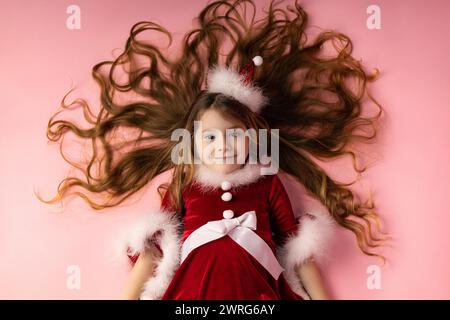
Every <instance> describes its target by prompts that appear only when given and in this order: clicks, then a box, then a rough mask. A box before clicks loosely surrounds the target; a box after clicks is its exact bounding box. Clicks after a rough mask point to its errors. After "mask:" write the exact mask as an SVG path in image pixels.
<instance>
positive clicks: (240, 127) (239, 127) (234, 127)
mask: <svg viewBox="0 0 450 320" xmlns="http://www.w3.org/2000/svg"><path fill="white" fill-rule="evenodd" d="M215 129H217V128H207V129H203V131H208V130H215ZM227 129H242V126H231V127H228V128H225V130H227Z"/></svg>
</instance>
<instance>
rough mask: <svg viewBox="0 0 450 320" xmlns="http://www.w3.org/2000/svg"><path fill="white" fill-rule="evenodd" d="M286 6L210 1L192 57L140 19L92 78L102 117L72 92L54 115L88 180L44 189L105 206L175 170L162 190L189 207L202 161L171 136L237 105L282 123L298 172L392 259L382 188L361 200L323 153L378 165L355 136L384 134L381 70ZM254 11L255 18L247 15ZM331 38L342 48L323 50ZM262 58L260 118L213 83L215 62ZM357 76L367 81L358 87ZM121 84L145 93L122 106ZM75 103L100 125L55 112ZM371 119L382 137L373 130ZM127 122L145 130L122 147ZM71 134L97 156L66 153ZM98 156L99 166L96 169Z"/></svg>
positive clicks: (250, 121) (53, 136)
mask: <svg viewBox="0 0 450 320" xmlns="http://www.w3.org/2000/svg"><path fill="white" fill-rule="evenodd" d="M277 6H278V4H277V3H274V2H273V1H271V2H270V4H269V7H268V10H267V11H264V13H265V14H264V15H263V17H262V18H261V19H258V20H255V14H256V8H255V5H254V3H253V1H252V0H224V1H214V2H211V1H210V2H209V3H208V4H207V5H206V7H205V8H204V9H203V10H202V11H201V12H200V14H199V16H198V17H197V19H196V23H197V24H198V26H196V27H195V28H194V29H192V30H190V31H189V32H187V33H186V34H185V35H184V38H183V40H182V43H181V50H180V51H179V53H180V54H179V55H178V56H175V57H173V56H171V55H170V53H173V49H171V48H172V47H171V45H172V35H171V33H170V32H169V31H168V30H166V29H165V28H164V27H163V26H161V25H158V24H156V23H154V22H151V21H141V22H138V23H136V24H135V25H133V27H132V28H131V31H130V35H129V38H128V39H127V41H126V45H125V49H124V50H123V52H121V53H120V55H119V56H118V57H117V58H116V59H115V60H113V61H102V62H100V63H98V64H96V65H95V66H94V67H93V70H92V75H93V77H94V79H95V80H96V82H97V83H98V84H99V86H100V89H101V108H100V110H99V112H98V114H96V115H95V114H94V113H93V112H92V110H91V108H90V107H89V105H88V103H87V102H86V100H84V99H76V100H75V101H73V102H72V103H70V104H69V105H67V104H66V103H65V100H66V97H67V95H68V94H69V93H70V92H71V91H72V90H73V89H72V90H70V91H69V92H68V93H67V94H66V95H65V96H64V97H63V99H62V101H61V110H60V111H58V112H56V113H55V114H54V115H53V116H52V117H51V118H50V120H49V123H48V128H47V137H48V139H49V140H50V141H54V142H58V141H59V140H61V144H60V152H61V155H62V156H63V158H64V159H65V160H66V161H68V162H69V163H70V164H71V165H72V166H74V167H76V168H78V169H79V170H81V172H83V174H84V175H85V179H80V178H77V177H74V176H72V177H67V178H65V179H63V180H62V181H61V183H60V184H59V186H58V192H57V195H56V196H55V197H54V198H52V199H50V200H48V201H46V200H44V199H42V198H41V197H40V196H39V195H37V196H38V198H39V199H40V200H41V201H43V202H45V203H49V204H50V203H54V202H56V201H58V200H61V199H62V198H63V197H65V196H66V195H68V194H70V191H72V194H74V195H78V196H80V197H81V198H83V199H84V200H85V201H86V202H87V203H88V204H89V205H90V206H91V207H92V208H94V209H96V210H101V209H104V208H108V207H113V206H116V205H118V204H120V203H122V202H123V201H124V200H125V199H127V198H128V197H130V196H131V195H133V194H135V193H136V192H138V191H139V190H141V189H142V188H143V187H144V186H146V185H147V184H148V183H149V182H150V181H151V180H152V179H153V178H154V177H156V176H157V175H159V174H161V173H163V172H165V171H167V170H169V169H174V170H173V176H172V180H171V182H170V184H169V185H161V186H160V187H159V188H158V191H160V195H161V196H162V192H161V190H160V188H164V189H167V190H168V191H169V192H170V199H171V202H172V204H173V206H174V209H179V208H180V205H182V203H181V199H180V198H181V193H182V191H183V190H184V188H186V187H187V186H188V185H189V183H190V182H191V181H192V177H193V174H194V172H193V170H194V167H193V165H184V164H181V165H175V164H174V163H173V161H172V159H171V152H172V149H173V147H174V146H175V144H176V143H177V142H176V141H172V140H171V134H172V132H173V131H174V130H175V129H177V128H186V129H188V130H191V132H192V127H193V121H194V120H196V119H198V118H199V116H200V115H201V113H202V111H204V110H206V109H207V108H210V107H214V108H218V109H219V110H225V109H226V110H227V114H229V115H231V116H234V117H236V118H238V119H240V120H242V121H243V122H244V123H245V124H246V125H247V126H248V127H253V128H267V129H270V128H272V129H273V128H277V129H279V150H280V157H279V161H280V163H279V167H280V169H281V170H283V171H284V172H286V173H287V174H290V175H292V176H294V177H295V178H296V179H297V180H298V181H299V182H300V183H301V184H303V185H304V187H305V188H306V190H307V192H308V193H309V194H310V195H312V196H313V197H315V198H316V199H318V200H320V202H321V203H323V204H324V205H325V206H326V207H327V208H328V210H329V213H330V215H331V216H332V217H333V219H334V220H335V221H336V222H337V223H338V224H339V225H340V226H342V227H343V228H345V229H348V230H350V231H351V232H352V233H354V235H355V236H356V240H357V243H358V246H359V248H360V250H361V251H362V252H363V253H364V254H366V255H369V256H377V257H379V258H381V259H382V260H383V262H384V261H385V257H384V256H383V255H380V254H378V253H376V252H374V250H373V249H375V248H376V247H379V246H381V245H383V244H384V243H385V241H386V240H387V239H389V238H390V237H389V236H387V234H386V233H384V232H382V231H381V223H380V217H379V215H378V213H377V211H376V210H375V206H374V203H373V201H372V196H371V194H370V195H369V197H368V200H367V201H365V202H362V201H360V200H359V199H358V197H357V196H356V194H355V193H354V192H352V190H351V189H350V188H349V186H351V185H352V184H354V183H355V182H356V181H357V180H355V181H353V182H351V183H348V184H344V183H340V182H338V181H335V180H333V179H332V178H331V177H330V176H329V175H328V174H327V173H326V172H325V171H324V169H322V168H321V167H320V166H319V165H318V164H317V163H316V162H315V161H314V159H318V160H323V161H328V162H329V161H331V160H333V159H336V158H340V157H342V156H345V155H349V156H351V157H352V162H353V169H354V170H355V171H356V172H357V173H358V175H360V174H361V173H362V172H364V171H365V170H366V168H361V169H359V168H357V166H356V152H355V151H354V150H352V148H351V145H352V144H353V143H354V142H357V141H358V142H371V141H373V140H374V139H375V137H376V134H377V131H378V129H379V128H378V123H379V121H378V120H379V118H380V117H381V114H382V112H383V108H382V107H381V105H380V104H379V103H378V102H377V101H376V100H375V99H374V98H373V97H372V96H371V95H370V94H369V92H368V89H367V82H372V81H374V80H375V79H376V78H377V76H378V74H379V72H378V70H377V69H375V72H374V73H373V74H369V73H368V72H366V71H365V70H364V67H363V66H362V64H361V63H360V61H358V60H356V59H355V58H354V57H352V55H351V52H352V49H353V45H352V42H351V40H350V39H349V38H348V37H347V36H346V35H344V34H342V33H339V32H337V31H328V30H325V31H322V32H320V33H319V34H318V35H317V36H316V37H315V38H314V39H313V40H312V41H311V42H310V43H308V39H307V36H306V32H305V29H306V27H307V25H308V16H307V14H306V12H305V11H304V10H303V9H302V8H301V7H300V6H299V5H298V4H297V1H295V3H294V5H293V6H287V9H282V8H278V7H277ZM249 8H250V10H251V12H253V15H252V17H251V19H247V13H248V12H247V10H248V9H249ZM248 20H250V21H248ZM146 31H155V32H158V33H160V34H162V35H164V36H166V37H167V39H168V41H169V45H168V46H167V47H165V48H163V47H160V46H157V45H156V44H154V43H152V42H149V41H148V40H147V41H144V40H138V36H139V35H140V34H144V33H145V32H146ZM327 44H331V47H332V48H334V50H335V54H334V55H331V56H328V57H324V56H321V55H322V53H323V51H324V50H325V45H327ZM225 48H226V49H225ZM255 55H261V56H262V57H263V58H264V63H263V65H262V66H260V67H258V68H256V69H255V75H254V82H255V83H256V84H257V85H258V86H259V87H261V88H262V89H263V91H264V93H265V95H267V96H268V97H269V98H270V102H269V104H268V105H267V106H266V107H264V109H263V110H262V111H261V113H260V114H259V115H256V114H253V113H251V112H250V111H249V109H248V108H247V107H246V106H243V105H241V104H240V103H239V102H237V101H236V100H234V99H230V98H227V97H226V96H224V95H222V94H217V93H216V94H212V93H208V92H207V91H205V86H206V73H207V71H208V69H209V67H211V66H213V65H216V64H225V65H227V66H230V65H233V66H234V68H235V69H237V70H240V69H241V68H242V67H243V66H244V65H245V64H247V63H248V62H249V61H250V59H251V58H252V57H253V56H255ZM105 65H110V68H109V71H108V72H107V73H106V75H102V74H101V72H100V69H101V68H102V67H104V66H105ZM125 66H126V67H127V70H125V74H126V81H125V82H124V80H123V78H124V77H123V76H122V77H121V81H120V82H119V79H118V78H119V74H118V69H119V67H122V69H125V68H124V67H125ZM349 81H353V83H356V86H354V87H355V88H352V84H351V83H349ZM117 93H133V94H137V95H138V96H139V98H136V99H134V100H133V101H132V102H129V101H128V102H126V103H123V102H122V103H121V102H118V101H115V99H114V97H115V94H117ZM366 96H367V97H369V99H370V100H371V101H372V102H374V105H375V106H376V107H377V108H378V111H377V113H376V114H375V115H374V116H372V117H368V116H363V114H362V113H363V109H362V106H363V99H364V98H365V97H366ZM74 105H76V106H81V107H82V110H83V114H84V118H85V119H86V121H87V122H88V123H89V124H90V127H88V128H82V127H80V126H78V125H76V124H75V123H73V122H71V121H68V120H63V119H59V120H56V119H55V117H56V116H57V115H58V114H59V113H61V112H62V111H64V110H65V109H71V108H73V106H74ZM366 127H368V128H370V129H372V130H371V131H372V134H361V132H360V131H362V132H364V130H363V128H366ZM124 128H131V129H137V133H138V136H137V137H136V136H133V137H132V138H130V139H128V140H126V141H125V142H123V143H116V144H114V143H113V141H114V137H115V136H116V135H115V133H116V131H118V130H119V129H124ZM67 132H72V133H74V134H76V135H77V136H78V137H81V138H83V139H90V140H91V143H92V157H91V159H90V160H89V161H87V162H86V163H84V164H76V163H73V162H71V161H70V160H68V159H67V158H66V157H65V156H64V153H63V151H62V145H63V143H62V140H63V137H64V135H65V134H66V133H67ZM99 142H100V148H99V146H98V144H99ZM131 146H132V147H133V148H130V147H131ZM125 149H127V150H126V151H123V150H125ZM94 165H97V168H98V170H97V174H96V175H93V169H94ZM77 186H78V187H80V188H82V189H83V190H82V191H87V192H89V193H91V194H92V195H95V194H99V195H102V199H105V201H104V202H103V203H97V202H94V201H93V200H92V199H90V197H89V196H88V195H87V194H86V193H85V192H80V191H73V189H74V188H75V187H77ZM105 196H106V197H105Z"/></svg>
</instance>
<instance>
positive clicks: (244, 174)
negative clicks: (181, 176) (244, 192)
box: [194, 163, 263, 191]
mask: <svg viewBox="0 0 450 320" xmlns="http://www.w3.org/2000/svg"><path fill="white" fill-rule="evenodd" d="M262 168H263V167H262V166H261V165H260V164H258V163H256V164H251V163H247V164H245V165H244V166H243V167H242V168H241V169H237V170H234V171H232V172H230V173H220V172H217V171H214V170H212V169H209V168H208V167H206V166H205V165H204V164H200V165H196V166H195V177H194V180H195V181H196V182H198V183H199V184H200V186H201V189H202V190H203V191H208V190H210V189H214V188H221V186H222V183H223V182H224V181H228V182H229V183H230V185H231V188H235V187H238V186H243V185H247V184H250V183H253V182H255V181H257V180H258V179H259V178H261V177H263V174H262V171H261V169H262Z"/></svg>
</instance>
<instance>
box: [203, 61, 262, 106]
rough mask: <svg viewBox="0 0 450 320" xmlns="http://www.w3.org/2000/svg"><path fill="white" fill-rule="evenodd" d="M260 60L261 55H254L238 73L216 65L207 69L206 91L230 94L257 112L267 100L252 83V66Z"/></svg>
mask: <svg viewBox="0 0 450 320" xmlns="http://www.w3.org/2000/svg"><path fill="white" fill-rule="evenodd" d="M262 62H263V58H262V57H261V56H255V57H254V58H253V59H252V61H251V62H249V63H248V64H247V65H246V66H245V67H244V68H243V69H242V70H241V72H240V73H237V72H236V71H234V70H233V69H232V68H231V67H226V66H218V65H216V66H214V67H212V68H211V69H210V70H209V71H208V78H207V82H208V85H207V91H208V92H219V93H223V94H225V95H228V96H231V97H233V98H234V99H236V100H238V101H239V102H240V103H242V104H245V105H246V106H248V107H249V108H250V110H252V111H253V112H255V113H259V111H261V109H262V107H263V106H264V105H266V104H267V103H268V101H269V99H268V98H267V97H266V96H265V95H264V94H263V92H262V90H261V88H259V87H257V86H255V85H254V84H253V83H252V80H253V74H254V67H255V66H260V65H261V64H262Z"/></svg>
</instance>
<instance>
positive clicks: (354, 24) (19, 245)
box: [0, 0, 450, 299]
mask: <svg viewBox="0 0 450 320" xmlns="http://www.w3.org/2000/svg"><path fill="white" fill-rule="evenodd" d="M257 3H258V9H259V10H261V7H262V6H266V5H267V3H268V2H267V1H257ZM291 3H292V2H291V1H286V2H285V4H286V5H287V4H291ZM300 3H301V4H302V5H303V6H304V8H305V9H306V11H307V12H308V14H309V16H310V23H312V24H313V25H317V26H321V27H323V28H333V29H336V30H338V31H341V32H343V33H345V34H347V35H348V36H350V38H351V39H352V40H353V43H354V51H353V54H354V56H355V57H356V58H362V59H363V63H364V64H365V65H366V66H367V68H368V70H370V69H372V68H379V69H380V70H381V78H380V80H379V81H377V82H376V83H375V84H374V85H373V86H372V89H371V90H372V93H373V94H374V95H375V97H376V98H377V99H378V101H379V102H380V103H381V104H382V105H383V107H384V108H385V110H386V112H387V116H386V118H385V123H384V132H383V134H382V135H381V136H380V139H379V142H378V144H377V145H374V146H372V147H371V148H369V149H367V150H368V152H367V156H368V158H370V159H376V162H375V163H374V164H373V165H372V166H371V168H370V169H369V170H368V171H367V172H366V173H365V174H364V175H363V179H362V180H361V182H360V183H358V185H357V188H358V189H359V190H362V191H368V190H369V189H371V190H372V191H373V192H374V196H375V200H376V204H377V206H378V207H377V208H378V210H379V212H380V213H381V215H382V217H383V219H384V222H385V227H386V229H385V230H387V231H389V232H390V233H391V234H392V235H393V236H394V237H395V243H394V245H393V247H392V248H390V249H389V248H387V249H386V250H385V251H384V253H385V254H386V255H387V256H388V257H389V259H390V263H389V265H388V266H386V267H381V264H380V261H379V260H377V259H375V258H370V257H367V256H364V255H362V254H361V253H360V252H359V251H358V249H357V247H356V242H355V241H354V237H353V235H352V234H351V233H349V232H346V231H340V232H339V234H338V237H337V238H336V241H335V244H334V247H333V251H332V255H331V261H330V263H328V264H326V265H325V266H323V276H324V278H325V280H326V282H327V285H328V286H329V288H330V292H331V295H332V297H333V298H334V299H449V298H450V274H449V272H448V270H450V250H449V248H450V236H449V235H448V228H449V225H450V215H449V209H448V202H447V201H448V199H449V198H448V197H449V196H450V195H449V190H450V182H449V181H450V170H449V169H448V164H449V163H450V152H449V150H450V139H449V137H450V126H449V122H450V121H449V119H450V108H449V105H448V101H450V90H449V88H450V86H449V85H450V62H449V59H448V56H449V55H448V52H449V51H450V45H449V41H448V40H446V39H448V36H449V35H448V31H449V30H450V25H449V24H450V23H449V22H448V21H449V14H450V2H448V1H444V0H442V1H438V0H435V1H431V2H430V1H425V0H413V1H400V0H397V1H381V0H379V1H375V2H374V1H361V0H353V1H350V0H345V1H331V0H328V1H325V0H322V1H318V0H314V1H312V0H309V1H300ZM71 4H73V2H72V1H50V0H46V1H43V0H40V1H38V0H36V1H11V0H9V1H2V8H1V10H0V30H1V31H0V32H1V41H0V46H1V49H0V52H1V59H0V64H1V72H0V79H1V88H2V89H1V90H2V94H1V96H2V107H1V111H2V112H1V116H0V128H1V135H0V149H1V152H2V155H1V158H0V176H1V180H0V190H1V192H0V261H1V263H0V298H3V299H17V298H18V299H52V298H56V299H115V298H118V297H119V295H120V292H121V289H122V286H123V284H124V281H125V279H126V276H127V273H128V272H129V265H128V264H127V261H126V260H124V259H120V258H119V259H117V258H116V257H115V256H114V245H113V243H114V239H116V237H117V234H118V233H119V232H120V230H121V227H122V226H123V225H125V224H127V223H128V222H129V221H131V220H132V219H133V218H134V217H136V216H137V215H139V214H141V213H142V212H144V211H145V210H148V208H150V207H151V206H158V205H159V200H158V198H157V196H156V193H155V186H156V185H157V181H154V182H153V183H151V184H150V185H149V186H148V188H147V189H146V190H145V191H143V192H142V193H140V194H139V196H137V197H135V198H134V200H133V201H131V202H129V203H127V204H126V205H123V206H121V207H120V208H117V209H114V210H105V211H104V212H102V213H100V214H99V213H97V214H94V212H93V210H91V209H90V208H89V207H88V206H87V205H86V204H85V203H84V202H83V201H82V200H81V199H73V198H71V199H72V200H70V201H69V202H66V206H65V208H64V214H55V212H58V210H60V209H58V208H54V207H50V206H46V205H44V204H42V203H40V202H39V201H38V200H37V199H36V197H35V196H34V194H33V190H35V191H36V192H39V194H40V195H42V196H43V197H44V198H46V199H48V198H50V197H51V196H53V195H54V194H55V192H56V187H57V186H58V183H59V182H60V181H61V179H63V178H64V177H66V176H67V175H69V173H74V171H73V170H69V166H68V164H67V163H66V162H64V160H63V159H62V158H61V156H60V154H59V149H58V146H57V145H54V144H50V143H47V139H46V136H45V130H46V126H47V122H48V120H49V117H50V116H51V115H52V114H53V112H55V111H56V110H57V108H58V106H59V102H60V100H61V99H62V97H63V95H64V94H65V93H66V92H67V91H68V90H69V89H70V88H71V86H72V85H73V86H77V88H78V89H77V91H76V92H75V93H72V94H71V95H70V96H69V99H68V101H71V100H72V99H75V98H77V97H85V98H87V100H88V101H89V102H90V103H91V105H92V106H93V107H97V106H98V102H97V99H98V88H97V87H96V85H95V84H94V81H93V80H92V78H91V68H92V66H93V65H94V64H95V63H97V62H99V61H101V60H106V59H111V58H113V54H114V57H115V56H116V55H117V52H118V51H119V50H118V48H120V49H122V48H123V46H124V44H125V40H126V38H127V36H128V32H129V30H130V28H131V26H132V25H133V24H134V23H136V22H137V21H141V20H152V21H156V22H158V23H161V24H163V25H164V26H166V27H167V28H168V29H169V30H170V31H172V32H176V33H178V34H182V33H184V31H185V30H186V29H187V28H190V27H191V26H192V19H193V18H194V17H195V16H196V14H197V13H198V12H199V11H200V9H201V8H203V6H204V4H206V1H197V0H196V1H194V0H187V1H186V0H184V1H183V0H176V1H175V0H169V1H156V0H145V1H144V0H142V1H137V0H130V1H126V2H125V1H105V0H102V1H98V0H97V1H85V0H78V1H76V5H78V6H80V8H81V23H82V25H81V29H80V30H69V29H67V28H66V24H65V23H66V19H67V16H68V14H67V13H66V8H67V7H68V6H69V5H71ZM372 4H377V5H378V6H380V8H381V29H379V30H369V29H368V28H367V26H366V20H367V18H368V16H369V14H368V13H366V9H367V7H368V6H370V5H372ZM114 48H116V50H115V51H114V53H113V49H114ZM75 114H76V115H79V110H78V111H73V112H72V113H71V115H75ZM66 142H69V141H66ZM71 147H72V145H71ZM66 148H67V149H66V150H69V144H68V143H67V144H66ZM350 166H351V162H350V159H344V160H342V161H340V162H339V163H338V164H333V165H331V166H330V165H328V169H329V170H330V172H333V173H334V176H336V177H339V178H341V177H342V178H344V177H347V178H348V180H346V181H350V180H351V179H352V178H353V175H351V174H350V175H346V174H345V172H349V173H350V172H351V171H350ZM342 170H345V171H342ZM342 172H344V174H342ZM162 178H164V177H162ZM289 193H290V194H291V195H292V194H293V191H292V189H290V191H289ZM294 205H295V204H294ZM71 265H76V266H78V267H79V270H80V271H81V273H80V275H81V278H80V279H81V282H80V283H81V286H80V288H79V289H70V288H68V286H67V284H66V282H67V279H68V277H69V274H68V273H67V268H68V267H69V266H71ZM371 265H379V266H380V268H381V288H380V289H369V288H368V287H367V285H366V281H367V278H368V277H369V275H368V274H367V272H366V271H367V268H368V267H369V266H371Z"/></svg>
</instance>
